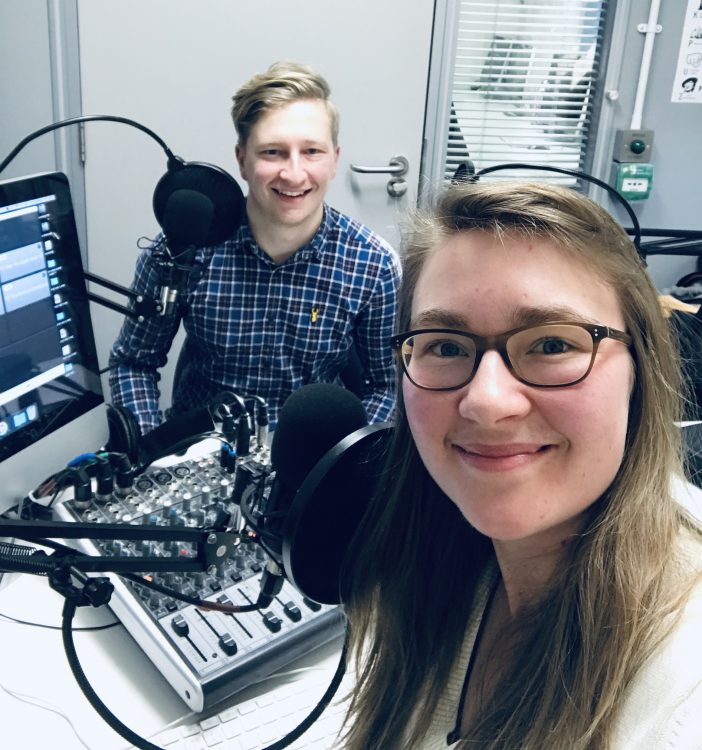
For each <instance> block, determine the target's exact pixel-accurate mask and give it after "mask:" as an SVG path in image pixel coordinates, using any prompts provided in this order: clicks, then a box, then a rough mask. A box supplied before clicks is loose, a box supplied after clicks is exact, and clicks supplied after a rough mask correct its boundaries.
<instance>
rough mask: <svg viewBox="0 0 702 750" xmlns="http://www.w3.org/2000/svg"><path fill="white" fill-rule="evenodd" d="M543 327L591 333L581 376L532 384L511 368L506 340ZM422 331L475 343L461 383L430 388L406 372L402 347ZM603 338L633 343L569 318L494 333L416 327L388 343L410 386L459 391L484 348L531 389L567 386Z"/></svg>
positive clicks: (607, 329) (592, 359)
mask: <svg viewBox="0 0 702 750" xmlns="http://www.w3.org/2000/svg"><path fill="white" fill-rule="evenodd" d="M543 326H576V327H577V328H582V329H583V330H585V331H587V332H588V333H589V334H590V336H592V356H591V357H590V364H589V365H588V368H587V370H586V371H585V374H584V375H582V376H580V377H579V378H577V379H575V380H571V381H569V382H568V383H558V384H557V385H556V384H554V385H550V384H543V383H532V382H531V381H529V380H527V379H526V378H524V377H522V376H521V375H520V374H519V373H518V372H517V371H516V370H515V369H514V366H513V365H512V362H511V360H510V358H509V354H508V353H507V339H509V338H510V337H511V336H513V335H514V334H515V333H521V332H522V331H528V330H529V329H530V328H541V327H543ZM422 333H450V334H453V335H458V336H462V337H463V338H467V339H470V340H471V341H472V342H473V344H474V345H475V361H474V364H473V370H472V371H471V373H470V375H469V376H468V377H467V378H466V379H465V380H464V381H463V382H462V383H460V384H459V385H452V386H447V387H443V388H432V387H430V386H426V385H420V384H419V383H417V382H416V381H415V380H413V379H412V376H411V375H410V374H409V371H408V368H407V365H406V364H405V359H404V357H403V356H402V346H403V344H404V343H405V342H406V341H407V339H410V338H412V337H413V336H417V335H419V334H422ZM604 339H614V340H615V341H619V342H621V343H622V344H626V346H627V347H630V346H631V344H632V338H631V336H630V335H629V334H628V333H625V332H624V331H619V330H617V329H616V328H610V327H609V326H603V325H598V324H596V323H581V322H577V321H572V320H554V321H549V322H548V323H536V324H532V325H528V326H521V327H519V328H512V329H511V330H510V331H505V332H504V333H500V334H498V335H496V336H477V335H476V334H474V333H467V332H466V331H461V330H458V329H456V328H415V329H413V330H411V331H404V332H403V333H397V334H395V335H394V336H392V337H391V338H390V345H391V346H392V348H393V349H394V350H395V352H396V353H397V355H398V357H399V359H400V363H401V365H402V371H403V372H404V374H405V375H406V376H407V379H408V380H409V381H410V383H412V385H414V386H416V387H417V388H422V389H423V390H425V391H458V390H460V389H461V388H463V387H464V386H466V385H468V383H470V381H471V380H473V378H474V377H475V373H476V372H477V371H478V367H480V362H481V360H482V358H483V354H485V352H487V351H493V350H494V351H496V352H497V353H498V354H499V355H500V357H502V361H503V362H504V363H505V366H506V367H507V369H508V370H509V372H510V373H511V374H512V376H513V377H514V378H516V379H517V380H518V381H519V382H520V383H524V384H525V385H528V386H531V387H532V388H567V387H569V386H571V385H576V384H577V383H581V382H582V381H583V380H585V378H586V377H587V376H588V375H589V374H590V372H591V371H592V368H593V366H594V364H595V357H596V356H597V349H598V348H599V345H600V342H601V341H604Z"/></svg>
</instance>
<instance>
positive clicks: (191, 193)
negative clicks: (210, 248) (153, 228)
mask: <svg viewBox="0 0 702 750" xmlns="http://www.w3.org/2000/svg"><path fill="white" fill-rule="evenodd" d="M213 215H214V206H213V205H212V201H211V200H210V199H209V198H208V197H207V196H206V195H203V194H202V193H199V192H196V191H195V190H188V189H185V188H181V189H179V190H175V191H174V192H173V193H171V194H170V195H169V196H168V200H167V201H166V207H165V209H164V212H163V221H162V223H161V227H162V229H163V233H164V234H165V235H166V239H167V240H168V242H169V243H170V244H171V245H177V246H179V247H187V246H188V245H194V246H195V247H202V246H203V245H204V244H205V243H206V242H207V237H208V235H209V233H210V226H211V224H212V217H213ZM172 249H173V248H172Z"/></svg>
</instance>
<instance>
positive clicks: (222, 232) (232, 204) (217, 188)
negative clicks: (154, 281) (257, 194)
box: [153, 156, 246, 315]
mask: <svg viewBox="0 0 702 750" xmlns="http://www.w3.org/2000/svg"><path fill="white" fill-rule="evenodd" d="M153 209H154V214H155V216H156V220H157V221H158V223H159V224H160V225H161V229H162V230H163V233H164V235H165V237H166V242H167V245H168V248H169V250H170V251H171V260H170V261H167V262H166V263H165V274H164V283H163V286H162V288H161V307H162V310H161V315H168V314H170V313H172V312H173V311H174V310H175V308H176V305H177V301H178V296H179V294H180V292H181V291H182V287H183V285H184V283H185V281H186V280H187V277H188V274H189V273H190V270H191V269H192V265H193V262H194V260H195V250H196V249H197V248H198V247H203V246H206V245H217V244H219V243H220V242H223V241H224V240H226V239H227V238H229V237H231V236H232V235H233V234H234V232H235V231H236V230H237V229H238V228H239V227H240V226H241V224H242V222H243V219H244V214H245V211H246V201H245V200H244V194H243V193H242V192H241V188H240V187H239V184H238V183H237V181H236V180H235V179H234V178H233V177H232V176H231V175H230V174H229V173H227V172H225V171H224V170H223V169H221V168H220V167H216V166H215V165H213V164H204V163H200V162H184V161H183V160H182V159H180V158H179V157H176V156H172V157H171V158H169V161H168V171H167V172H166V174H164V175H163V177H161V179H160V180H159V181H158V184H157V185H156V188H155V189H154V196H153ZM174 261H175V262H174Z"/></svg>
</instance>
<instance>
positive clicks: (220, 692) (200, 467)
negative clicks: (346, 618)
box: [55, 451, 343, 712]
mask: <svg viewBox="0 0 702 750" xmlns="http://www.w3.org/2000/svg"><path fill="white" fill-rule="evenodd" d="M256 463H257V460H256V459H255V458H253V459H251V458H249V459H248V467H249V474H250V473H251V467H252V466H255V465H256ZM258 463H259V467H258V468H259V469H261V473H263V474H265V473H268V474H270V470H269V469H268V470H267V471H263V470H264V469H265V468H266V467H265V466H264V463H265V457H264V458H263V459H261V460H260V461H259V462H258ZM235 485H236V481H235V473H234V472H233V470H232V469H228V468H225V465H223V462H222V461H221V460H220V455H219V452H218V451H216V452H212V453H207V454H206V455H204V456H202V457H200V458H196V459H187V460H186V459H183V460H180V461H178V462H177V463H172V464H171V465H167V466H166V465H162V466H159V467H158V468H152V469H150V470H148V471H146V472H145V473H143V474H141V475H140V476H138V477H137V478H136V480H135V481H134V482H133V484H132V485H131V487H130V488H119V487H118V488H117V490H116V491H114V492H112V493H110V494H109V495H102V496H100V495H97V494H96V495H94V496H93V497H91V498H90V499H87V500H86V499H81V500H80V501H79V500H77V499H75V498H73V499H67V500H65V501H64V502H62V503H60V504H59V505H58V506H57V507H56V510H55V512H56V516H57V519H58V520H60V521H74V522H81V523H121V524H141V525H153V526H178V525H181V526H187V527H193V528H196V527H203V526H210V525H214V524H215V523H216V520H217V519H218V518H221V517H222V515H223V514H225V515H226V514H228V515H229V517H230V518H231V519H232V520H231V521H230V522H229V524H228V525H229V526H230V527H235V528H236V526H237V524H238V523H240V521H239V519H240V510H239V506H238V504H237V503H236V502H235ZM74 545H75V546H76V547H77V548H78V549H80V550H81V551H82V552H85V553H87V554H91V555H110V556H119V557H136V556H157V557H160V556H163V557H164V558H166V557H173V556H178V555H187V554H189V553H191V552H192V550H191V549H189V546H190V545H189V543H183V542H160V541H121V540H117V541H113V540H109V541H103V540H100V541H97V540H96V541H89V540H84V539H82V540H77V541H76V542H74ZM267 561H268V557H267V553H266V552H265V551H264V549H263V548H262V547H261V546H260V545H258V544H257V543H255V542H254V541H253V540H252V539H248V538H247V537H246V536H245V535H243V536H242V541H241V543H240V544H238V545H237V546H236V547H235V548H234V550H233V552H232V554H231V555H230V556H229V557H228V558H227V559H226V560H225V561H224V562H223V564H222V565H220V566H218V568H219V569H218V570H216V571H214V570H209V571H208V572H196V573H181V572H168V573H153V574H151V575H150V576H149V577H150V578H151V579H152V580H153V581H154V582H156V583H159V584H161V585H162V586H164V587H166V588H168V589H171V590H174V591H178V592H182V593H183V594H186V595H188V596H191V597H198V598H201V599H207V600H211V601H218V602H221V603H232V604H234V605H247V604H252V603H254V602H256V600H257V597H258V594H259V590H260V579H261V575H262V571H263V568H264V566H265V565H266V563H267ZM107 575H108V577H109V578H110V580H111V582H112V584H113V585H114V587H115V588H114V592H113V594H112V597H111V599H110V603H109V606H110V607H111V609H112V610H113V611H114V613H115V615H116V616H117V617H118V618H119V619H120V620H121V622H122V623H123V624H124V626H125V627H126V629H127V630H128V631H129V632H130V634H131V635H132V637H133V638H134V639H135V640H136V642H137V643H138V644H139V646H140V647H141V648H142V649H143V650H144V652H145V653H146V654H147V655H148V656H149V658H150V659H151V660H152V661H153V663H154V664H155V665H156V667H157V668H158V669H159V670H160V672H161V673H162V674H163V676H164V677H165V678H166V680H167V681H168V682H169V683H170V684H171V686H172V687H173V688H174V689H175V690H176V692H177V693H178V694H179V695H180V697H181V698H182V699H183V700H184V701H185V702H186V703H187V704H188V706H189V707H190V708H191V709H192V710H193V711H196V712H200V711H202V710H203V709H205V708H209V707H210V706H213V705H214V704H216V703H218V702H219V701H221V700H223V699H225V698H227V697H229V696H230V695H232V694H234V693H235V692H237V691H239V690H242V689H243V688H245V687H247V686H249V685H251V684H253V683H255V682H257V681H259V680H260V679H262V678H263V677H266V676H267V675H269V674H272V673H273V672H275V671H277V670H279V669H280V668H281V667H283V666H284V665H286V664H288V663H289V662H291V661H292V660H294V659H296V658H298V657H299V656H301V655H303V654H305V653H308V652H309V651H311V650H313V649H314V648H316V647H318V646H320V645H322V644H323V643H326V642H327V641H330V640H332V639H333V638H335V637H337V636H338V635H340V634H341V633H342V632H343V616H342V614H341V612H340V610H339V609H338V608H337V607H333V606H329V605H321V604H318V603H316V602H313V601H311V600H309V599H307V598H306V597H304V596H303V595H301V594H300V593H299V592H298V591H297V590H296V589H295V588H293V587H292V586H291V585H290V583H288V582H287V581H285V582H284V583H283V587H282V590H281V591H280V592H279V593H278V594H277V596H276V597H275V599H274V601H273V603H272V604H271V606H270V607H268V608H266V609H265V610H262V611H253V612H246V613H241V614H225V613H222V612H216V611H205V610H202V609H199V608H198V607H196V606H195V605H193V604H188V603H185V602H182V601H179V600H177V599H175V598H172V597H171V596H169V595H167V594H163V593H159V592H156V591H153V590H150V589H147V588H144V587H143V586H139V585H138V584H134V583H132V582H130V581H128V580H126V579H123V578H120V577H119V576H117V575H114V574H107Z"/></svg>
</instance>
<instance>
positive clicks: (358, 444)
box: [241, 383, 392, 604]
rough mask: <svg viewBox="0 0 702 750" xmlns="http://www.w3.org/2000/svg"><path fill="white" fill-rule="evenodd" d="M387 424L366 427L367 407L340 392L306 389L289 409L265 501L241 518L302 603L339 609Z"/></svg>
mask: <svg viewBox="0 0 702 750" xmlns="http://www.w3.org/2000/svg"><path fill="white" fill-rule="evenodd" d="M391 432H392V427H391V425H390V424H389V423H382V424H373V425H369V424H368V420H367V417H366V412H365V409H364V407H363V404H362V403H361V401H360V400H359V399H358V397H357V396H356V395H354V394H353V393H351V391H348V390H346V389H344V388H342V387H340V386H337V385H332V384H328V383H315V384H311V385H306V386H303V387H302V388H299V389H298V390H297V391H295V392H293V393H292V395H291V396H290V397H289V398H288V399H287V400H286V401H285V403H284V404H283V408H282V409H281V412H280V416H279V419H278V424H277V427H276V429H275V431H274V433H273V442H272V445H271V465H272V468H273V470H274V472H275V476H274V479H273V482H272V484H271V488H270V492H269V493H268V496H267V497H263V498H259V499H258V503H257V504H256V506H255V507H252V506H251V505H249V504H248V502H247V499H246V498H244V499H242V503H241V511H242V514H243V515H244V517H245V519H246V520H247V522H248V523H249V524H250V525H251V526H252V528H253V529H254V530H255V531H257V532H258V534H259V542H260V544H261V546H263V547H264V549H266V551H267V552H268V553H269V554H270V555H271V557H272V558H273V560H274V561H275V563H276V564H277V566H278V567H279V568H282V571H284V573H285V575H286V577H287V578H288V580H289V581H290V582H291V583H292V584H293V586H295V587H296V588H297V589H298V590H299V591H300V592H301V593H302V594H303V595H305V596H307V597H308V598H309V599H312V600H314V601H317V602H321V603H323V604H338V603H339V602H340V601H342V599H343V597H344V593H345V591H346V570H347V567H346V557H347V550H348V548H349V545H350V542H351V539H352V537H353V535H354V533H355V531H356V529H357V528H358V526H359V524H360V522H361V518H362V516H363V514H364V512H365V509H366V507H367V505H368V502H369V500H370V498H371V497H372V494H373V490H374V487H375V484H376V483H377V481H378V479H379V477H380V476H381V474H382V466H383V460H384V456H385V448H386V446H387V441H388V438H389V436H390V434H391Z"/></svg>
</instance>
